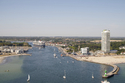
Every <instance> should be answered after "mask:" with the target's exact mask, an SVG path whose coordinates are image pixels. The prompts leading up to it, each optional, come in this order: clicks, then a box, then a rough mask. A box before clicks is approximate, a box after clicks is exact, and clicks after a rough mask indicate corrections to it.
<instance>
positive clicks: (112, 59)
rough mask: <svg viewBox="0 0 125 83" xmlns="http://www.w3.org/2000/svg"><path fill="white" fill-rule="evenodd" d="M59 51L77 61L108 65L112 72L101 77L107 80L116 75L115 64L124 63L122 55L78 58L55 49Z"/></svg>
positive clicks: (117, 68) (124, 59)
mask: <svg viewBox="0 0 125 83" xmlns="http://www.w3.org/2000/svg"><path fill="white" fill-rule="evenodd" d="M57 48H58V49H59V50H62V51H63V53H65V54H66V56H68V57H71V58H73V59H75V60H78V61H87V62H91V63H96V64H104V65H109V66H112V67H113V70H112V71H110V72H109V73H107V75H106V76H105V75H102V77H103V78H109V77H111V76H114V75H115V74H117V73H118V71H119V67H118V66H117V65H116V64H120V63H125V56H124V55H115V56H99V57H96V56H82V57H81V56H79V55H72V54H68V53H67V52H66V51H65V50H64V49H63V48H61V47H57Z"/></svg>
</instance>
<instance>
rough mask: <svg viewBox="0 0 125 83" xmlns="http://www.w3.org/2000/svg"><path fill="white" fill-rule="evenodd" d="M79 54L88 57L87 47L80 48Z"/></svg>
mask: <svg viewBox="0 0 125 83" xmlns="http://www.w3.org/2000/svg"><path fill="white" fill-rule="evenodd" d="M81 52H82V54H83V55H89V47H85V48H81Z"/></svg>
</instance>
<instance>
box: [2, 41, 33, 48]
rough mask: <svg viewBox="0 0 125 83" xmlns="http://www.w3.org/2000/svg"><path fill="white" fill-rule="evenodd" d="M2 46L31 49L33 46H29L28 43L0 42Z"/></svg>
mask: <svg viewBox="0 0 125 83" xmlns="http://www.w3.org/2000/svg"><path fill="white" fill-rule="evenodd" d="M0 46H28V47H31V45H29V44H28V43H27V42H14V43H11V42H5V41H4V42H1V41H0Z"/></svg>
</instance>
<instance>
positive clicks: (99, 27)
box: [0, 0, 125, 37]
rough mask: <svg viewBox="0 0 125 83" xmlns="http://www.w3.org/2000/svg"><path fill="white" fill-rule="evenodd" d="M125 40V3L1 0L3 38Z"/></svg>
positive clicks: (0, 32)
mask: <svg viewBox="0 0 125 83" xmlns="http://www.w3.org/2000/svg"><path fill="white" fill-rule="evenodd" d="M103 29H108V30H110V33H111V37H125V0H0V36H81V37H88V36H90V37H100V36H101V32H102V31H103Z"/></svg>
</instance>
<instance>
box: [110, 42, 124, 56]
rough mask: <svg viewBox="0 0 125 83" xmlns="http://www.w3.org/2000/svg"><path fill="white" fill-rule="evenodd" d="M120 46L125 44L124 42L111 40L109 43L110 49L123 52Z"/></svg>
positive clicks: (118, 52)
mask: <svg viewBox="0 0 125 83" xmlns="http://www.w3.org/2000/svg"><path fill="white" fill-rule="evenodd" d="M120 46H125V42H111V43H110V49H111V50H118V51H117V54H120V53H121V52H125V49H119V47H120Z"/></svg>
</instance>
